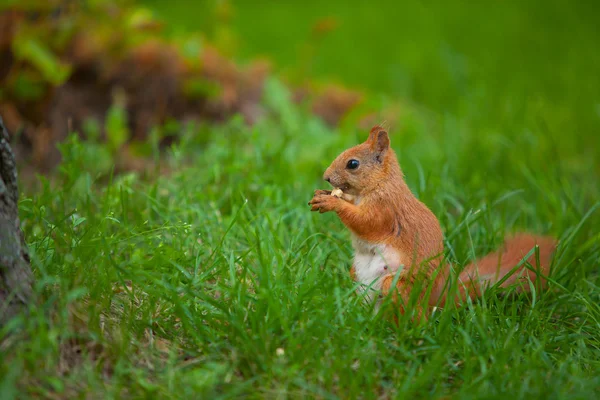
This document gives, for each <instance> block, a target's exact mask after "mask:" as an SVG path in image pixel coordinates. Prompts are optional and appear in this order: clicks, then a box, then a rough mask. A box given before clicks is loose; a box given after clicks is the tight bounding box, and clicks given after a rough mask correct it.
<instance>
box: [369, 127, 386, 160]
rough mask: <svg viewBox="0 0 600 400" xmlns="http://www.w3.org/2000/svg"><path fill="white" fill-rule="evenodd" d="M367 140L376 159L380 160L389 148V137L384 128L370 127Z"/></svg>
mask: <svg viewBox="0 0 600 400" xmlns="http://www.w3.org/2000/svg"><path fill="white" fill-rule="evenodd" d="M367 142H368V143H369V144H370V147H371V149H372V150H373V152H374V153H376V155H377V159H378V160H381V156H383V155H384V154H385V152H386V151H387V149H389V148H390V137H389V136H388V133H387V132H386V131H385V129H383V128H382V127H380V126H376V127H374V128H373V129H371V133H370V134H369V140H367Z"/></svg>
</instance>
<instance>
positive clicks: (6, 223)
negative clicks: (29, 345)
mask: <svg viewBox="0 0 600 400" xmlns="http://www.w3.org/2000/svg"><path fill="white" fill-rule="evenodd" d="M18 205H19V191H18V187H17V167H16V163H15V157H14V154H13V152H12V149H11V148H10V142H9V135H8V131H7V130H6V128H5V127H4V123H3V121H2V117H0V325H2V324H3V323H4V322H6V321H7V320H8V319H10V318H11V317H13V316H14V315H15V314H17V313H19V312H21V311H22V310H23V309H25V306H26V305H27V303H28V302H29V301H30V299H31V297H32V293H33V291H32V282H33V276H32V273H31V266H30V265H29V254H28V253H27V247H26V245H25V239H24V237H23V232H22V231H21V223H20V221H19V208H18Z"/></svg>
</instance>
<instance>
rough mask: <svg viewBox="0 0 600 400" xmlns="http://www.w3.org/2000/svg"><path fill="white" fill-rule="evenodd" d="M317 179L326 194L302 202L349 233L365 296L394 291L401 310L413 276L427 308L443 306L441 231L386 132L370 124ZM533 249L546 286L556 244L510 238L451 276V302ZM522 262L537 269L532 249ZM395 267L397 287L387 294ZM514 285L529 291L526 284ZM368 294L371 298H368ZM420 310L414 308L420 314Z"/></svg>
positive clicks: (526, 273)
mask: <svg viewBox="0 0 600 400" xmlns="http://www.w3.org/2000/svg"><path fill="white" fill-rule="evenodd" d="M323 179H325V180H326V181H327V182H329V183H330V184H331V186H333V188H334V191H333V194H332V191H329V190H316V191H315V193H314V197H313V198H312V200H311V201H310V202H309V203H308V204H309V205H310V206H311V211H319V212H320V213H324V212H328V211H334V212H335V213H336V214H337V215H338V216H339V218H340V220H341V221H342V223H343V224H344V225H346V227H347V228H348V229H349V230H350V232H351V234H352V244H353V247H354V252H355V254H354V262H353V265H352V268H351V270H350V275H351V277H352V279H354V280H355V281H357V282H360V283H361V284H363V285H365V286H368V287H370V288H371V290H372V292H371V293H377V292H379V295H380V297H382V296H387V295H388V294H390V293H392V292H393V294H392V297H393V299H394V301H395V302H396V303H397V302H398V298H397V296H398V295H400V296H401V298H402V304H399V307H400V311H401V312H404V311H405V310H404V306H403V304H406V302H407V301H408V299H409V296H410V293H411V288H412V287H413V285H414V284H415V281H416V279H417V278H418V277H419V276H422V277H424V279H425V281H424V283H425V285H424V286H423V288H427V287H428V286H430V288H431V292H430V296H429V300H428V306H429V308H432V307H435V306H443V305H444V303H445V302H446V300H447V299H446V293H444V286H445V284H446V282H447V280H448V279H449V267H448V266H444V265H442V264H441V262H442V253H443V250H444V244H443V235H442V229H441V227H440V223H439V221H438V219H437V218H436V217H435V215H434V214H433V213H432V212H431V211H430V210H429V208H427V206H426V205H425V204H423V203H422V202H421V201H419V200H418V199H417V198H416V197H415V196H414V195H413V193H412V192H411V191H410V189H409V187H408V186H407V184H406V182H405V181H404V175H403V173H402V170H401V169H400V165H399V163H398V160H397V158H396V154H395V153H394V150H393V149H392V148H391V147H390V139H389V136H388V133H387V131H386V130H385V129H383V128H382V127H381V126H375V127H373V128H372V129H371V131H370V133H369V138H368V139H367V141H366V142H364V143H361V144H359V145H357V146H355V147H352V148H350V149H348V150H346V151H344V152H343V153H342V154H340V155H339V156H338V157H337V158H336V159H335V160H334V161H333V162H332V163H331V165H330V166H329V168H327V170H326V171H325V174H324V175H323ZM340 191H341V192H340ZM340 193H343V194H341V195H340ZM536 245H538V246H539V261H540V263H539V264H540V265H539V268H540V272H541V274H540V277H539V279H540V281H541V282H542V284H545V279H544V277H545V276H547V275H548V272H549V268H550V261H551V257H552V254H553V252H554V250H555V248H556V245H557V241H556V240H555V239H554V238H552V237H544V236H533V235H530V234H517V235H514V236H512V237H511V238H509V239H508V240H507V241H506V242H505V243H504V246H503V249H500V250H498V251H497V252H494V253H491V254H488V255H487V256H485V257H483V258H482V259H480V260H478V261H476V262H474V263H472V264H471V265H468V266H467V267H466V268H464V270H463V271H462V272H461V273H460V274H459V276H458V288H459V289H458V294H459V296H458V297H459V298H461V299H463V300H464V298H465V297H466V296H469V297H471V298H472V299H473V298H475V297H477V296H480V295H481V294H482V291H483V290H484V289H485V287H486V286H488V285H493V284H495V283H497V282H499V281H500V280H502V279H503V278H504V277H505V276H506V275H507V274H509V273H510V272H511V271H512V270H513V269H514V268H515V267H516V266H517V265H519V263H520V262H521V260H522V259H523V257H525V256H526V255H527V254H528V253H529V252H530V251H531V250H532V249H533V248H534V247H535V246H536ZM527 261H528V262H529V263H530V265H532V266H533V267H534V268H537V261H536V255H535V252H534V253H533V255H532V256H530V257H529V259H528V260H527ZM401 266H403V269H402V271H401V272H400V274H399V275H398V280H397V282H396V286H395V288H396V289H397V290H392V289H394V288H393V287H392V285H393V282H394V279H395V275H396V272H397V271H398V269H399V268H400V267H401ZM438 267H441V268H439V269H438ZM536 275H537V274H536V273H535V272H533V271H532V270H531V269H528V268H526V267H525V266H524V264H523V266H521V267H520V268H519V269H518V270H516V271H514V273H513V275H511V276H510V277H509V278H508V279H506V280H505V281H504V282H503V283H502V284H501V285H500V286H501V287H506V286H508V285H511V284H514V283H515V282H516V281H517V280H518V279H519V278H520V277H521V278H522V279H527V278H529V279H531V280H532V281H533V282H536V279H537V277H536ZM520 286H521V287H525V288H529V285H528V283H527V282H525V283H524V284H523V285H520ZM424 290H425V289H423V291H424ZM424 294H425V293H422V294H421V295H420V296H423V295H424ZM369 297H370V298H371V299H372V298H373V295H372V294H371V295H370V296H369ZM459 300H460V299H456V301H459ZM425 307H426V306H421V305H419V306H418V308H419V310H418V314H419V315H420V314H421V313H422V311H424V310H423V309H424V308H425Z"/></svg>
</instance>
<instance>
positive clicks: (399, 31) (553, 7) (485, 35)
mask: <svg viewBox="0 0 600 400" xmlns="http://www.w3.org/2000/svg"><path fill="white" fill-rule="evenodd" d="M145 3H146V4H147V5H148V6H151V7H152V9H154V10H155V11H156V13H157V16H158V17H159V18H162V19H164V20H166V21H168V22H169V25H170V29H171V32H172V33H175V34H176V33H178V32H182V31H183V32H191V31H201V32H204V33H205V34H206V35H207V36H208V37H209V38H210V39H212V40H214V41H215V42H216V43H217V44H219V45H220V47H221V49H223V50H224V51H228V52H229V53H230V54H232V55H233V56H235V57H236V58H238V59H239V60H247V59H250V58H252V57H255V56H257V55H266V56H267V57H269V58H271V59H272V60H274V61H275V65H276V67H277V68H278V70H279V71H280V72H282V73H283V74H284V75H285V76H286V77H288V79H290V80H291V81H293V82H296V83H299V82H302V81H303V80H304V79H306V78H308V77H310V78H316V79H319V80H329V81H330V80H338V81H341V82H343V83H346V84H347V85H350V86H351V87H355V88H361V89H364V90H367V91H371V92H375V93H385V94H387V95H390V96H393V97H399V98H404V99H408V100H410V101H413V102H415V103H417V104H419V105H421V106H424V107H426V108H428V109H430V110H432V111H434V112H436V113H439V114H447V113H452V114H454V115H456V116H457V117H458V118H459V119H461V120H464V119H465V118H466V121H468V124H469V128H471V129H475V130H478V131H480V133H485V132H486V131H497V130H503V131H508V132H510V133H513V134H514V133H515V132H514V131H515V130H528V129H529V130H534V131H536V132H539V133H540V134H544V135H549V136H550V137H552V138H553V139H554V140H555V141H556V142H557V144H558V145H560V146H569V147H572V146H574V147H576V148H577V149H578V150H579V151H582V152H592V151H596V149H597V146H598V144H599V143H600V142H599V139H598V137H600V135H590V133H591V132H596V133H598V132H600V129H599V128H600V98H599V93H600V74H598V71H600V52H599V51H598V43H600V32H599V28H598V21H599V20H600V18H599V17H600V12H599V10H600V5H599V3H598V2H588V1H574V2H571V1H564V0H553V1H537V0H533V1H518V0H509V1H502V2H474V1H460V0H459V1H438V0H433V1H416V0H405V1H375V2H367V1H350V2H348V1H339V0H332V1H327V2H321V1H312V0H309V1H285V2H275V1H263V0H258V1H244V0H242V1H236V2H231V3H227V2H214V1H213V2H201V4H202V6H199V5H198V6H195V5H192V3H190V2H186V1H172V2H164V1H159V0H145ZM198 4H200V3H198ZM206 6H208V7H206ZM207 9H209V10H211V11H210V12H207ZM590 141H591V143H590Z"/></svg>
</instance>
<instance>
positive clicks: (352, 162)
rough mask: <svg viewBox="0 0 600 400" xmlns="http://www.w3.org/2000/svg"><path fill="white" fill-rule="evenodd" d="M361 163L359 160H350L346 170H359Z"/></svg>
mask: <svg viewBox="0 0 600 400" xmlns="http://www.w3.org/2000/svg"><path fill="white" fill-rule="evenodd" d="M359 164H360V163H359V162H358V160H350V161H348V164H346V168H348V169H356V168H358V165H359Z"/></svg>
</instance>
